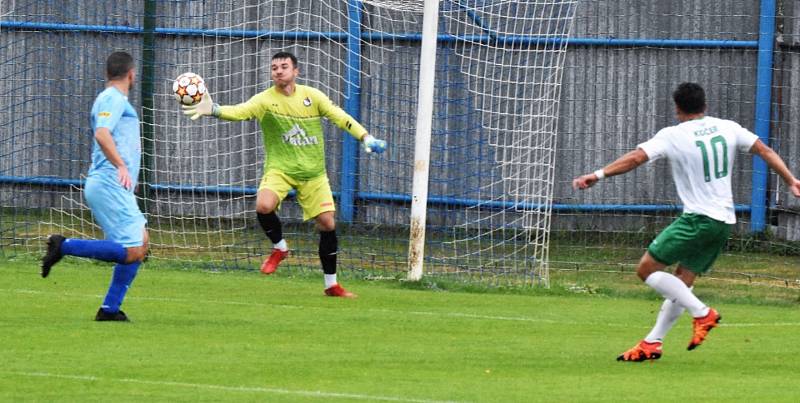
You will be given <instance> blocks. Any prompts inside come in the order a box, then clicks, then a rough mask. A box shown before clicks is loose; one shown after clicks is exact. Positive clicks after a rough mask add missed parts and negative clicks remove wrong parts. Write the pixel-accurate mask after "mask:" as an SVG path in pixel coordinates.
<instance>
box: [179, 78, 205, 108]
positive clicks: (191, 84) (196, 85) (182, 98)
mask: <svg viewBox="0 0 800 403" xmlns="http://www.w3.org/2000/svg"><path fill="white" fill-rule="evenodd" d="M172 93H173V94H174V95H175V99H177V100H178V102H180V103H182V104H184V105H196V104H197V103H198V102H200V100H201V99H203V95H205V93H206V83H205V82H204V81H203V77H200V76H199V75H197V74H195V73H183V74H181V75H179V76H178V78H176V79H175V81H174V82H173V83H172Z"/></svg>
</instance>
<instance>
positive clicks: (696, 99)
mask: <svg viewBox="0 0 800 403" xmlns="http://www.w3.org/2000/svg"><path fill="white" fill-rule="evenodd" d="M672 99H673V100H674V101H675V105H676V106H677V107H678V109H680V110H681V112H683V113H687V114H694V113H703V112H705V110H706V92H705V91H704V90H703V87H701V86H700V84H697V83H681V84H680V85H679V86H678V88H676V89H675V91H674V92H673V93H672Z"/></svg>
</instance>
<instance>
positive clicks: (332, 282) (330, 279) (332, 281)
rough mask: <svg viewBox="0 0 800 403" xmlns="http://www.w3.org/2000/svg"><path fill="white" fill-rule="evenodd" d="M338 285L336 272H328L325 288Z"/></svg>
mask: <svg viewBox="0 0 800 403" xmlns="http://www.w3.org/2000/svg"><path fill="white" fill-rule="evenodd" d="M334 285H336V273H333V274H326V275H325V289H326V290H327V289H328V288H331V287H333V286H334Z"/></svg>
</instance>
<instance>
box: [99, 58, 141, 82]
mask: <svg viewBox="0 0 800 403" xmlns="http://www.w3.org/2000/svg"><path fill="white" fill-rule="evenodd" d="M134 67H136V66H135V65H134V63H133V57H132V56H131V55H130V54H128V52H114V53H112V54H111V55H110V56H108V59H106V77H108V79H109V80H119V79H121V78H125V76H126V75H127V74H128V72H129V71H131V70H133V69H134Z"/></svg>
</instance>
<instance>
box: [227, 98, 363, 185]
mask: <svg viewBox="0 0 800 403" xmlns="http://www.w3.org/2000/svg"><path fill="white" fill-rule="evenodd" d="M322 117H325V118H327V119H328V120H330V121H331V122H333V124H335V125H336V126H339V127H340V128H341V129H343V130H346V131H347V132H349V133H350V134H351V135H352V136H353V137H355V138H356V139H357V140H361V139H362V138H363V137H364V135H365V134H367V130H366V129H364V127H363V126H361V125H360V124H359V123H358V122H356V121H355V119H353V118H352V117H351V116H350V115H348V114H347V113H346V112H345V111H343V110H342V109H341V108H339V107H338V106H336V104H334V103H333V102H332V101H331V100H330V99H329V98H328V97H327V96H326V95H325V94H323V93H322V91H319V90H317V89H316V88H312V87H309V86H305V85H299V84H298V85H296V86H295V91H294V93H293V94H292V95H291V96H286V95H284V94H283V93H281V92H280V91H278V90H277V88H275V87H274V86H273V87H271V88H269V89H268V90H266V91H264V92H261V93H258V94H256V95H254V96H253V97H252V98H250V99H249V100H247V102H244V103H241V104H238V105H225V106H220V108H219V118H220V119H224V120H250V119H257V120H258V122H259V124H260V125H261V131H262V132H263V138H264V149H265V151H266V160H265V161H264V172H267V170H269V169H277V170H279V171H281V172H283V173H285V174H286V175H289V176H291V177H292V178H295V179H297V180H308V179H313V178H316V177H318V176H321V175H324V174H325V140H324V138H323V133H322V122H321V118H322Z"/></svg>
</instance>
